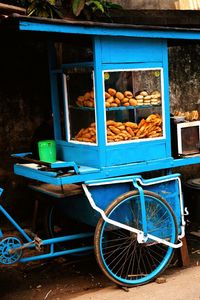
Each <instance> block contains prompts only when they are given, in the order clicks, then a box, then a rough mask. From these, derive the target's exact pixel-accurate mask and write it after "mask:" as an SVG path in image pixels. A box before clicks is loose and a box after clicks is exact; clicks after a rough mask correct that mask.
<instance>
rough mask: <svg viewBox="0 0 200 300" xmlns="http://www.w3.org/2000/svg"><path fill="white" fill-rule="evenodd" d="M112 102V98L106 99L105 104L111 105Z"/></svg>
mask: <svg viewBox="0 0 200 300" xmlns="http://www.w3.org/2000/svg"><path fill="white" fill-rule="evenodd" d="M113 101H114V98H113V97H112V96H111V97H109V98H107V99H106V102H107V103H112V102H113Z"/></svg>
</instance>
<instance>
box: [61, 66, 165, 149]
mask: <svg viewBox="0 0 200 300" xmlns="http://www.w3.org/2000/svg"><path fill="white" fill-rule="evenodd" d="M65 83H66V91H65V94H66V96H67V97H66V106H67V108H68V109H67V111H68V113H67V122H68V126H67V128H68V134H67V136H68V141H70V142H74V143H87V144H97V130H96V117H95V116H96V113H95V110H96V101H95V89H94V73H93V70H92V67H74V68H71V69H67V70H65ZM103 85H104V86H103V91H104V100H103V101H104V103H105V111H106V125H105V133H106V143H107V144H108V145H109V144H111V143H124V142H126V143H127V142H133V141H135V140H139V139H143V140H144V139H155V138H162V137H163V135H164V130H163V128H164V126H163V112H162V111H163V96H162V94H163V92H162V88H163V87H162V69H161V68H160V69H159V68H156V69H140V70H123V71H120V70H112V71H104V72H103Z"/></svg>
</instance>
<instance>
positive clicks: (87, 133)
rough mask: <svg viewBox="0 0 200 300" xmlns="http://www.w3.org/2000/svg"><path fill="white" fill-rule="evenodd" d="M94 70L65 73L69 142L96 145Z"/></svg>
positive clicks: (79, 69)
mask: <svg viewBox="0 0 200 300" xmlns="http://www.w3.org/2000/svg"><path fill="white" fill-rule="evenodd" d="M93 77H94V75H93V70H92V68H84V67H80V68H78V67H74V68H71V69H67V70H66V71H65V83H66V93H65V94H66V96H67V97H66V107H68V114H67V121H68V124H69V126H67V127H68V140H69V141H73V142H82V143H92V144H96V122H95V99H94V98H95V96H94V89H93Z"/></svg>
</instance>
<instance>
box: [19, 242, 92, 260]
mask: <svg viewBox="0 0 200 300" xmlns="http://www.w3.org/2000/svg"><path fill="white" fill-rule="evenodd" d="M93 248H94V247H93V246H87V247H81V248H75V249H69V250H64V251H58V252H55V253H47V254H42V255H37V256H32V257H25V258H22V259H20V262H21V263H26V262H29V261H36V260H40V259H46V258H53V257H58V256H63V255H66V254H72V253H77V252H83V251H88V250H92V249H93Z"/></svg>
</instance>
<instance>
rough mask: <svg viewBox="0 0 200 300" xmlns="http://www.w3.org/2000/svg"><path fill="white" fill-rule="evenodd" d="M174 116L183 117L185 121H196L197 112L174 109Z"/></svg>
mask: <svg viewBox="0 0 200 300" xmlns="http://www.w3.org/2000/svg"><path fill="white" fill-rule="evenodd" d="M173 115H174V116H175V117H184V118H185V120H186V121H197V120H198V119H199V113H198V111H197V110H192V111H185V112H181V111H175V112H174V114H173Z"/></svg>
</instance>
